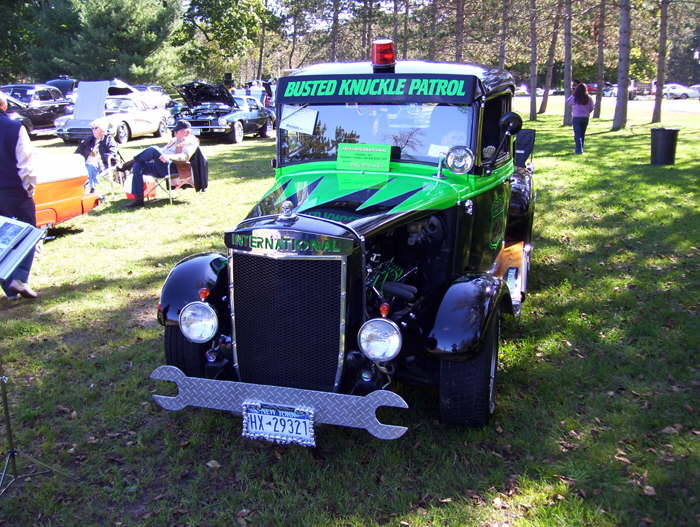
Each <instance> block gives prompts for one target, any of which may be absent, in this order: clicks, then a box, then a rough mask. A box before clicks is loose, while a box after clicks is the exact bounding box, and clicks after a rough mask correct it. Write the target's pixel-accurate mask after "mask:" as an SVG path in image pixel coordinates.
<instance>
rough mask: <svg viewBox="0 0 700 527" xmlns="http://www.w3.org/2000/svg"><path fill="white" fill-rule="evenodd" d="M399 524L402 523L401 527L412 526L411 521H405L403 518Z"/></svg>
mask: <svg viewBox="0 0 700 527" xmlns="http://www.w3.org/2000/svg"><path fill="white" fill-rule="evenodd" d="M399 525H400V526H401V527H411V524H410V523H408V522H407V521H403V520H401V521H400V522H399Z"/></svg>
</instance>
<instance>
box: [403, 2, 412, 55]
mask: <svg viewBox="0 0 700 527" xmlns="http://www.w3.org/2000/svg"><path fill="white" fill-rule="evenodd" d="M410 14H411V3H410V0H406V1H405V11H404V15H403V35H402V36H403V38H402V39H401V41H402V44H403V45H402V46H401V58H403V59H405V58H406V57H407V56H408V17H409V16H410Z"/></svg>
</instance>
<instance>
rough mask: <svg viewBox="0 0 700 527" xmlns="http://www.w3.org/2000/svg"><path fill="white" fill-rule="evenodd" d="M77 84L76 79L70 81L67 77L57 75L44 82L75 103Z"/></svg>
mask: <svg viewBox="0 0 700 527" xmlns="http://www.w3.org/2000/svg"><path fill="white" fill-rule="evenodd" d="M79 82H80V81H78V79H72V78H70V77H69V76H68V75H59V76H58V77H57V78H55V79H51V80H48V81H46V84H48V85H49V86H53V87H54V88H58V89H59V90H61V93H62V94H63V96H64V97H65V98H66V99H68V100H70V101H73V102H75V96H76V94H77V93H78V84H79Z"/></svg>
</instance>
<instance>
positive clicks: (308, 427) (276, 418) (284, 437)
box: [241, 401, 316, 447]
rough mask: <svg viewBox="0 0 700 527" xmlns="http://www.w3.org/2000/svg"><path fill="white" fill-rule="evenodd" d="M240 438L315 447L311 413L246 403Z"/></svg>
mask: <svg viewBox="0 0 700 527" xmlns="http://www.w3.org/2000/svg"><path fill="white" fill-rule="evenodd" d="M241 435H243V437H248V438H250V439H265V440H266V441H272V442H273V443H282V444H288V443H296V444H298V445H303V446H311V447H313V446H316V441H315V438H314V416H313V410H312V409H310V408H290V407H283V406H274V405H268V404H264V403H260V402H251V401H246V402H244V403H243V431H242V434H241Z"/></svg>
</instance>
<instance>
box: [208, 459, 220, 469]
mask: <svg viewBox="0 0 700 527" xmlns="http://www.w3.org/2000/svg"><path fill="white" fill-rule="evenodd" d="M207 466H208V467H209V468H221V463H219V462H218V461H217V460H216V459H212V460H211V461H207Z"/></svg>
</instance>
